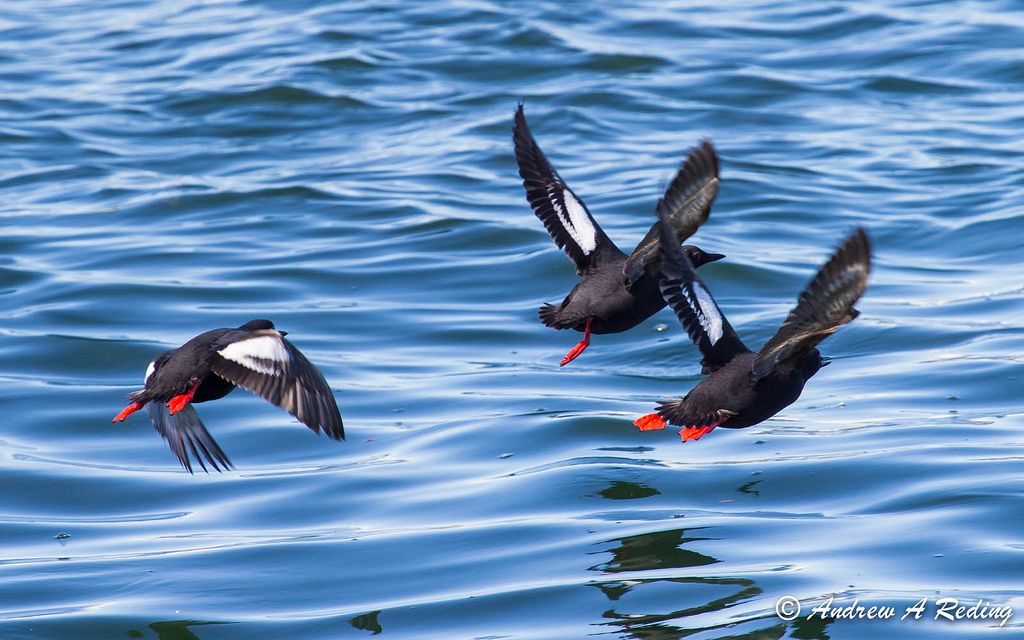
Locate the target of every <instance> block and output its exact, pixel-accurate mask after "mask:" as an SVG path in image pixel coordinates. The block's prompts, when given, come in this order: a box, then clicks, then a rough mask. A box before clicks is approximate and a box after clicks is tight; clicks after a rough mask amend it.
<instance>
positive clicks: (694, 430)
mask: <svg viewBox="0 0 1024 640" xmlns="http://www.w3.org/2000/svg"><path fill="white" fill-rule="evenodd" d="M723 422H725V419H724V418H723V419H722V420H719V421H718V422H715V423H714V424H712V425H709V426H706V427H686V428H684V429H680V430H679V437H681V438H682V439H683V442H686V441H687V440H700V437H701V436H706V435H707V434H709V433H711V432H712V431H714V429H715V427H717V426H720V425H721V424H722V423H723Z"/></svg>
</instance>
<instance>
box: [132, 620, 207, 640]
mask: <svg viewBox="0 0 1024 640" xmlns="http://www.w3.org/2000/svg"><path fill="white" fill-rule="evenodd" d="M208 624H227V623H225V622H200V621H198V620H167V621H166V622H154V623H152V624H150V625H149V628H150V629H152V630H153V631H154V632H155V633H156V637H157V638H158V640H200V638H199V636H197V635H196V634H194V633H192V630H191V629H189V627H200V626H203V625H208ZM126 635H127V636H128V637H129V638H141V637H143V634H142V632H141V631H135V630H134V629H133V630H131V631H129V632H128V633H127V634H126Z"/></svg>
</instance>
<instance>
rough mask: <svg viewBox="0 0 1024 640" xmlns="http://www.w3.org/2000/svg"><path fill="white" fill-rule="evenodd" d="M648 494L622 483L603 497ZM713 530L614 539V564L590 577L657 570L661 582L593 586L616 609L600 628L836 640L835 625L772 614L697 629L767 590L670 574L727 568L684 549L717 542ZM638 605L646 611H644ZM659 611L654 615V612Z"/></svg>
mask: <svg viewBox="0 0 1024 640" xmlns="http://www.w3.org/2000/svg"><path fill="white" fill-rule="evenodd" d="M758 482H759V481H757V480H755V481H753V482H751V483H749V484H747V485H744V486H743V487H741V488H740V491H743V492H744V493H752V494H754V495H756V494H757V490H756V489H755V486H756V485H757V483H758ZM641 488H642V489H643V490H644V491H645V492H647V495H654V494H657V493H658V492H657V490H655V489H651V488H649V487H643V486H642V485H635V484H632V483H625V482H616V483H614V484H613V485H612V486H611V487H609V488H608V489H605V490H604V491H602V492H601V495H603V496H605V497H610V498H613V499H616V497H617V496H622V495H635V496H636V497H643V496H641V495H640V493H641V492H639V489H641ZM707 529H709V527H691V528H687V529H669V530H666V531H655V532H650V533H641V534H638V535H632V536H626V537H623V538H613V539H611V540H608V541H607V542H606V544H610V545H613V546H611V548H609V549H607V550H606V551H602V552H600V553H610V554H611V558H610V559H609V560H608V561H607V562H605V563H603V564H599V565H594V566H592V567H590V570H591V571H598V572H601V573H604V574H616V573H627V572H628V573H630V574H637V573H641V572H651V571H657V572H658V576H657V577H649V578H647V577H643V576H642V575H641V576H637V575H630V576H628V577H626V576H624V577H623V578H622V579H617V580H606V581H601V582H595V583H592V585H593V586H595V587H597V588H598V589H600V591H601V592H602V593H603V594H604V595H605V597H607V598H608V600H609V601H611V602H612V603H614V606H613V607H612V608H611V609H609V610H607V611H605V612H604V614H603V615H602V617H603V618H604V621H602V622H600V623H598V624H600V625H602V626H610V627H613V628H616V629H617V630H618V632H620V633H622V634H623V637H631V638H643V639H644V640H670V639H673V638H686V637H689V636H692V635H695V634H702V635H703V634H706V633H707V632H709V631H714V630H717V629H729V630H730V635H722V636H714V637H716V638H720V639H723V640H725V639H735V640H739V639H741V638H742V639H745V640H777V639H778V638H782V637H784V636H785V635H786V634H787V632H789V633H790V635H789V637H791V638H800V639H801V640H812V639H813V640H829V636H828V634H827V633H826V628H827V625H828V624H829V621H823V620H808V619H807V617H802V618H798V619H796V620H794V621H793V622H789V623H787V622H783V621H782V620H779V619H778V618H777V617H775V615H774V613H772V614H769V615H767V616H766V615H764V614H760V615H755V616H752V617H750V618H747V619H736V618H729V619H728V621H725V622H723V621H722V620H723V616H722V615H717V616H713V618H714V619H715V620H716V622H713V623H712V624H710V625H709V624H700V623H698V622H697V620H698V619H697V618H695V616H701V615H706V614H714V613H715V612H721V611H724V610H726V609H729V608H731V607H735V606H737V605H739V604H742V603H749V602H751V601H753V600H756V599H758V598H760V597H761V596H762V595H763V590H762V589H761V588H760V587H758V586H757V584H756V583H755V581H754V580H752V579H750V578H745V577H737V576H722V577H702V576H685V575H671V576H667V575H665V574H667V573H671V570H673V569H690V568H693V567H704V566H708V565H713V564H716V563H719V562H721V561H720V560H719V559H717V558H714V557H711V556H709V555H706V554H703V553H699V552H697V551H693V550H691V549H687V548H685V547H686V546H687V545H689V544H692V543H694V542H698V541H701V540H710V539H713V538H711V537H707V536H705V535H701V534H706V533H707ZM639 607H643V609H642V610H640V611H637V609H638V608H639ZM645 610H646V611H648V612H645ZM652 610H653V611H655V612H649V611H652ZM762 610H763V608H762ZM687 623H688V624H687ZM745 627H746V628H745Z"/></svg>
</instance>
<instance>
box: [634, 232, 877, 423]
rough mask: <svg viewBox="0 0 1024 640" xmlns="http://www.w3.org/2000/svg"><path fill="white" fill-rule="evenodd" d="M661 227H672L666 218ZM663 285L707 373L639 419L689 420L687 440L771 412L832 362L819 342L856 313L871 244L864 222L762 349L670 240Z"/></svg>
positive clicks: (764, 417) (792, 398) (762, 417)
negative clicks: (751, 345)
mask: <svg viewBox="0 0 1024 640" xmlns="http://www.w3.org/2000/svg"><path fill="white" fill-rule="evenodd" d="M661 224H662V233H663V234H665V235H668V234H670V233H671V231H670V229H669V226H668V225H667V223H666V222H665V221H664V219H662V222H661ZM662 246H663V251H664V256H663V259H662V274H663V278H662V280H661V291H662V293H663V294H664V296H665V300H666V301H667V302H668V304H669V306H671V307H672V310H673V311H675V313H676V316H677V317H678V318H679V321H680V322H681V323H682V325H683V327H684V328H685V329H686V331H687V333H688V334H689V335H690V338H691V339H692V340H693V342H694V344H696V345H697V347H698V348H699V349H700V352H701V354H702V355H703V360H701V364H702V365H703V373H705V374H707V377H706V378H704V379H703V380H702V381H701V382H700V383H699V384H698V385H697V386H696V387H694V389H693V390H691V391H690V393H688V394H687V395H686V397H685V398H683V399H681V400H673V401H668V402H660V403H659V405H660V406H659V408H658V411H657V413H656V414H648V415H646V416H643V417H641V418H640V419H638V420H637V421H636V422H635V423H634V424H636V425H637V426H639V427H640V428H641V429H643V430H647V429H661V428H664V427H665V424H666V422H668V423H669V424H673V425H676V426H680V427H683V429H682V431H680V435H681V436H682V439H683V440H684V441H686V440H696V439H698V438H700V437H701V436H702V435H704V434H706V433H708V432H710V431H711V430H712V429H714V428H716V427H725V428H730V429H739V428H743V427H749V426H752V425H755V424H758V423H759V422H762V421H763V420H767V419H768V418H770V417H772V416H773V415H775V414H776V413H778V412H779V411H781V410H782V409H783V408H785V407H787V406H789V405H790V404H792V403H793V402H794V401H795V400H796V399H797V398H798V397H800V393H801V392H802V391H803V388H804V384H805V383H806V382H807V380H808V379H809V378H810V377H811V376H813V375H814V374H815V373H817V371H818V370H819V369H820V368H821V367H822V366H824V365H825V364H827V362H828V361H826V360H824V359H823V358H822V356H821V354H820V353H819V351H818V349H817V345H818V343H820V342H821V341H822V340H824V339H825V337H827V336H828V335H830V334H832V333H833V332H835V330H836V329H838V328H839V327H841V326H842V325H844V324H846V323H847V322H849V321H851V320H853V319H854V318H856V317H857V315H858V311H857V310H856V309H854V308H853V305H854V304H855V303H856V302H857V300H858V299H859V298H860V296H861V295H862V294H863V293H864V291H865V289H866V288H867V282H868V273H869V272H870V270H871V247H870V243H869V242H868V237H867V234H866V233H865V232H864V230H863V229H857V230H856V231H855V232H854V233H853V234H852V235H850V237H849V238H847V239H846V241H845V242H844V243H843V244H842V246H840V247H839V249H838V250H836V252H835V253H834V254H833V255H832V257H831V258H830V259H829V260H828V262H826V263H825V265H824V266H823V267H822V268H821V270H820V271H819V272H818V274H817V275H816V276H815V277H814V278H813V279H812V280H811V282H810V283H809V284H808V285H807V287H806V288H805V289H804V290H803V292H802V293H801V294H800V296H799V298H798V300H797V305H796V307H795V308H794V309H793V310H792V311H791V312H790V313H789V316H788V317H787V318H786V320H785V322H783V323H782V326H781V327H780V328H779V330H778V332H776V334H775V335H774V336H773V337H772V338H771V339H770V340H768V342H767V343H765V345H764V347H762V348H761V350H760V351H759V352H757V353H753V352H752V351H750V349H748V348H747V347H746V345H744V344H743V341H742V340H740V338H739V336H738V335H737V334H736V331H735V330H733V328H732V326H731V325H730V324H729V321H728V320H727V319H726V318H725V315H724V314H722V311H721V309H719V308H718V305H717V304H716V303H715V301H714V299H713V298H712V297H711V294H710V293H709V292H708V290H707V287H705V286H704V283H703V282H702V281H701V279H700V277H699V276H698V275H697V272H696V271H695V270H694V267H693V265H692V264H691V263H690V260H689V258H688V257H687V256H686V255H685V254H684V253H683V252H682V251H679V250H678V249H676V248H675V247H673V246H671V245H666V244H664V243H663V245H662Z"/></svg>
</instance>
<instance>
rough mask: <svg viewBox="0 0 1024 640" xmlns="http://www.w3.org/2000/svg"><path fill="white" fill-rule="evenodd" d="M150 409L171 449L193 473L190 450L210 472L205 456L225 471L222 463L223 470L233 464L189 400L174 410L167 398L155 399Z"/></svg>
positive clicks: (157, 427)
mask: <svg viewBox="0 0 1024 640" xmlns="http://www.w3.org/2000/svg"><path fill="white" fill-rule="evenodd" d="M146 413H148V414H149V419H150V420H152V421H153V427H154V428H155V429H156V430H157V432H158V433H159V434H160V435H161V436H163V437H164V440H166V441H167V444H168V445H170V447H171V451H173V452H174V455H175V456H177V457H178V461H179V462H181V466H183V467H185V470H186V471H188V472H189V473H192V463H191V462H190V460H189V452H191V454H192V456H194V457H195V459H196V462H198V463H199V466H200V467H202V468H203V471H206V472H207V473H209V471H208V470H207V468H206V464H205V463H203V459H204V458H205V459H206V460H207V462H209V463H210V465H211V466H212V467H213V468H214V469H216V470H217V471H221V470H222V469H221V467H223V470H227V469H230V468H231V461H230V460H228V457H227V456H226V455H224V452H223V451H221V449H220V447H219V446H217V443H216V442H215V441H214V439H213V436H211V435H210V432H209V431H207V430H206V427H205V426H204V425H203V421H202V420H200V419H199V414H198V413H196V410H195V408H194V407H193V406H192V405H191V404H186V405H185V406H184V407H183V408H182V409H181V410H180V411H177V412H175V413H174V414H172V413H171V410H170V408H169V407H168V406H167V403H166V402H160V401H158V400H153V401H151V402H147V403H146Z"/></svg>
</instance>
